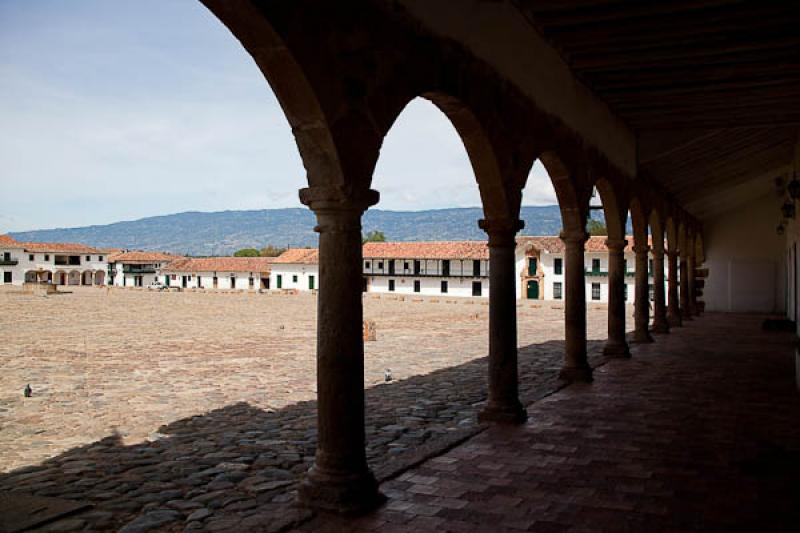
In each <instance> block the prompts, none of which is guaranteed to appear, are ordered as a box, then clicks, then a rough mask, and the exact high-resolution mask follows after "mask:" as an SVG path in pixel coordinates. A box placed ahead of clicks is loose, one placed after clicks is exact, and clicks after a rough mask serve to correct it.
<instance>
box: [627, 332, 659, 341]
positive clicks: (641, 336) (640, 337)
mask: <svg viewBox="0 0 800 533" xmlns="http://www.w3.org/2000/svg"><path fill="white" fill-rule="evenodd" d="M631 342H634V343H636V344H648V343H651V342H655V340H654V339H653V337H651V336H650V332H649V331H647V330H644V331H642V330H636V331H634V332H633V339H631Z"/></svg>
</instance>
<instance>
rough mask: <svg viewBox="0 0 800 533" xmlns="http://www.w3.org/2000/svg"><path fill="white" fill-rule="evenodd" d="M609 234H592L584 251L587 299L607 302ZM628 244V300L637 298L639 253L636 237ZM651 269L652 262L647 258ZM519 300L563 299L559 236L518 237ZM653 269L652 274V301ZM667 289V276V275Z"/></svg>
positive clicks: (561, 246) (650, 274) (562, 258)
mask: <svg viewBox="0 0 800 533" xmlns="http://www.w3.org/2000/svg"><path fill="white" fill-rule="evenodd" d="M605 239H606V237H600V236H596V237H591V238H590V239H589V240H588V241H587V243H586V251H585V252H584V271H585V278H586V301H587V302H608V252H607V250H606V247H605ZM627 241H628V245H627V246H626V247H625V252H624V258H625V295H626V302H628V303H633V302H634V300H635V294H636V291H635V285H636V282H635V274H636V254H635V253H634V252H633V248H632V243H633V238H632V237H627ZM648 264H649V265H650V267H649V268H650V269H652V261H651V260H648ZM515 271H516V273H517V279H518V280H519V281H520V282H519V283H518V284H517V299H542V300H561V299H563V297H564V246H563V243H562V242H561V240H560V239H559V238H558V237H519V238H518V239H517V249H516V268H515ZM652 281H653V277H652V272H650V273H649V285H650V299H651V300H652V294H653V288H652ZM665 292H666V278H665Z"/></svg>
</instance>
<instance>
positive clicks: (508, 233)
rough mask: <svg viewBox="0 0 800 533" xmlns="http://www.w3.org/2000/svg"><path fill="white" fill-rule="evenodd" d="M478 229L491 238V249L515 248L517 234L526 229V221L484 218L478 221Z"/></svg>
mask: <svg viewBox="0 0 800 533" xmlns="http://www.w3.org/2000/svg"><path fill="white" fill-rule="evenodd" d="M478 227H479V228H481V229H482V230H483V231H485V232H486V234H487V235H488V236H489V246H490V247H495V246H497V247H514V246H516V244H517V243H516V240H515V239H514V237H515V236H516V235H517V232H518V231H519V230H521V229H522V228H524V227H525V221H524V220H518V219H517V220H513V219H508V218H482V219H480V220H478Z"/></svg>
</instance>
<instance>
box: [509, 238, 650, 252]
mask: <svg viewBox="0 0 800 533" xmlns="http://www.w3.org/2000/svg"><path fill="white" fill-rule="evenodd" d="M607 238H608V237H606V236H605V235H593V236H591V237H589V240H587V241H586V247H585V251H587V252H605V251H606V250H607V248H606V239H607ZM625 240H627V241H628V244H627V245H625V251H626V252H632V251H633V236H632V235H627V236H626V237H625ZM647 241H648V243H649V244H650V245H652V243H653V239H652V237H648V239H647ZM517 244H518V245H525V246H533V247H535V248H538V249H539V250H544V251H547V252H550V253H551V254H552V253H562V252H563V251H564V242H563V241H562V240H561V239H560V238H559V237H554V236H536V237H532V236H527V235H525V236H519V237H517Z"/></svg>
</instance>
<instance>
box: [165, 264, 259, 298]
mask: <svg viewBox="0 0 800 533" xmlns="http://www.w3.org/2000/svg"><path fill="white" fill-rule="evenodd" d="M272 261H273V258H271V257H196V258H195V257H193V258H183V259H178V260H176V261H173V262H172V263H170V264H169V265H167V266H165V267H164V268H161V269H160V271H159V282H160V284H161V285H163V286H165V287H179V288H182V289H212V290H213V289H218V290H243V291H244V290H251V291H255V290H260V289H269V288H270V267H271V263H272Z"/></svg>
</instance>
